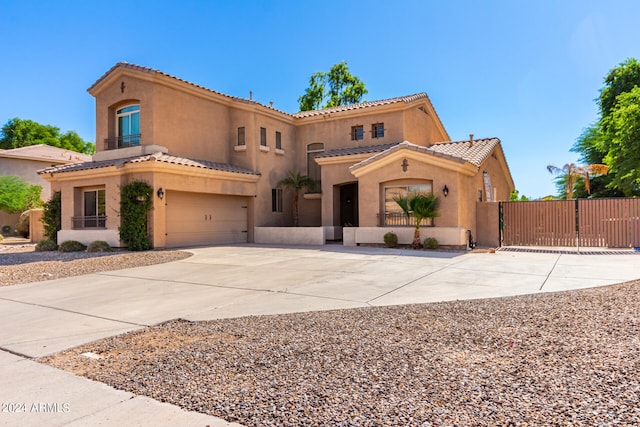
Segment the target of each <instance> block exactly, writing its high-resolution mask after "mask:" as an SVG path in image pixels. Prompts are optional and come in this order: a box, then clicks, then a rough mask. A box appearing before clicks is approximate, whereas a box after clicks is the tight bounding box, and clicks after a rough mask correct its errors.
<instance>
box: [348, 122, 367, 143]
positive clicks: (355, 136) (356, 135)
mask: <svg viewBox="0 0 640 427" xmlns="http://www.w3.org/2000/svg"><path fill="white" fill-rule="evenodd" d="M358 131H359V132H358ZM351 140H352V141H362V140H364V126H363V125H356V126H351Z"/></svg>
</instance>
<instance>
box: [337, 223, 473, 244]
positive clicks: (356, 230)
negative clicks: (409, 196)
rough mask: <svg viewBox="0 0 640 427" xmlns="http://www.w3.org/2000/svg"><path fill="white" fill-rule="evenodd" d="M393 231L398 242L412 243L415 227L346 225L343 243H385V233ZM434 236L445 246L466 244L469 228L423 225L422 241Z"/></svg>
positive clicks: (421, 230) (421, 229)
mask: <svg viewBox="0 0 640 427" xmlns="http://www.w3.org/2000/svg"><path fill="white" fill-rule="evenodd" d="M389 232H393V233H396V235H397V236H398V243H399V244H401V245H410V244H411V243H412V242H413V234H414V228H413V227H345V228H344V229H343V232H342V237H343V239H342V243H343V245H345V246H356V245H358V244H361V243H364V244H383V243H384V235H385V234H387V233H389ZM427 237H433V238H435V239H436V240H437V241H438V244H439V245H443V246H466V245H467V242H468V238H467V230H466V229H465V228H460V227H421V228H420V241H424V239H426V238H427Z"/></svg>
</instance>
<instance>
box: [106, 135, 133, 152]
mask: <svg viewBox="0 0 640 427" xmlns="http://www.w3.org/2000/svg"><path fill="white" fill-rule="evenodd" d="M140 137H141V135H140V134H139V133H138V134H135V135H125V136H114V137H113V138H107V139H105V140H104V149H105V150H117V149H118V148H127V147H137V146H139V145H140V139H141V138H140Z"/></svg>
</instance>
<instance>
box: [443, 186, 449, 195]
mask: <svg viewBox="0 0 640 427" xmlns="http://www.w3.org/2000/svg"><path fill="white" fill-rule="evenodd" d="M442 194H444V197H447V196H448V195H449V187H447V184H445V185H444V187H442Z"/></svg>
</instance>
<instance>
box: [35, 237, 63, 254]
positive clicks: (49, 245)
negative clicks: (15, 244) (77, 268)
mask: <svg viewBox="0 0 640 427" xmlns="http://www.w3.org/2000/svg"><path fill="white" fill-rule="evenodd" d="M55 250H58V245H56V242H54V241H53V240H49V239H45V240H40V241H39V242H38V243H37V244H36V252H49V251H55Z"/></svg>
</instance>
